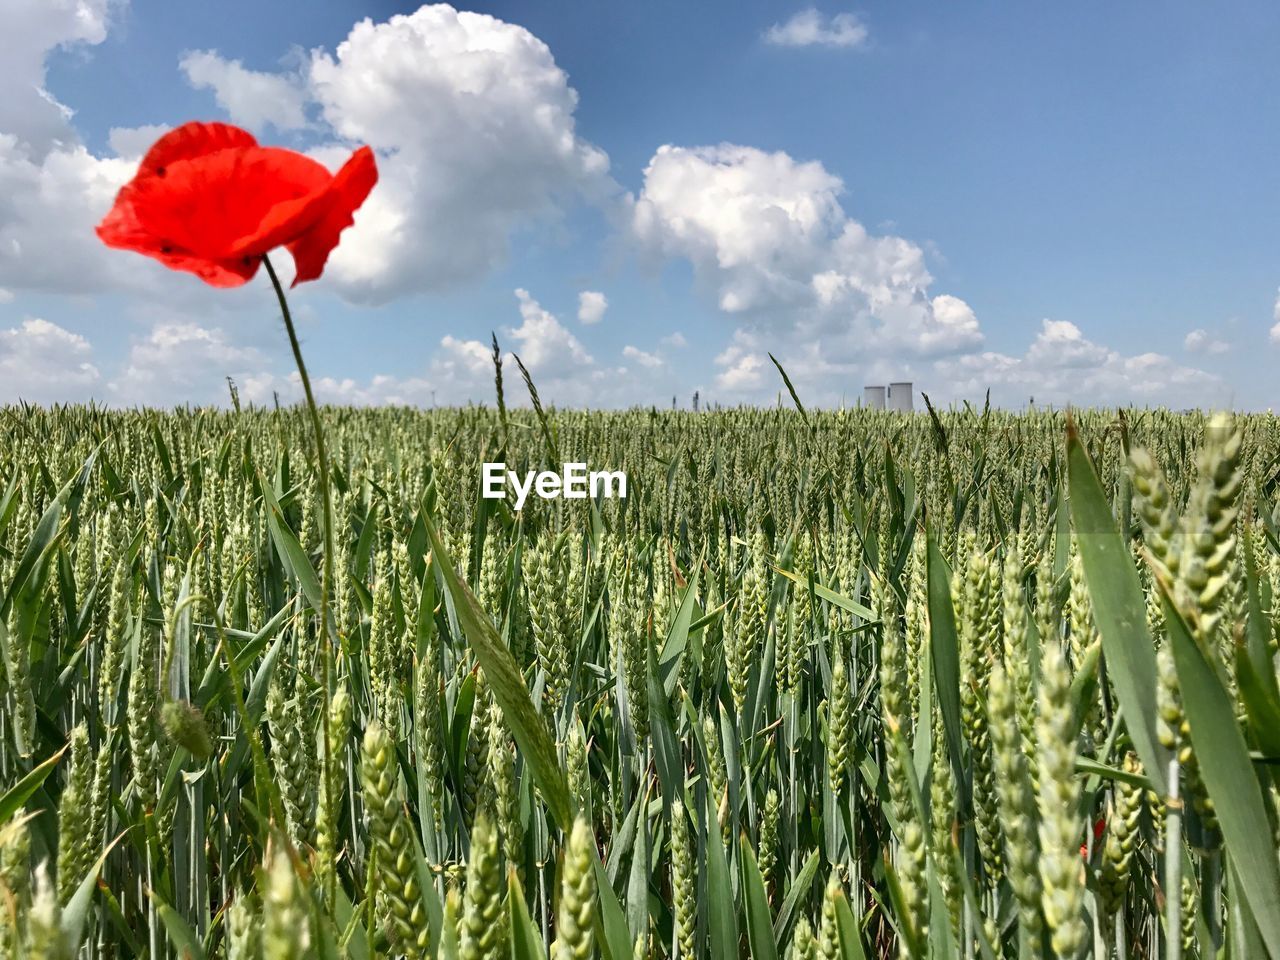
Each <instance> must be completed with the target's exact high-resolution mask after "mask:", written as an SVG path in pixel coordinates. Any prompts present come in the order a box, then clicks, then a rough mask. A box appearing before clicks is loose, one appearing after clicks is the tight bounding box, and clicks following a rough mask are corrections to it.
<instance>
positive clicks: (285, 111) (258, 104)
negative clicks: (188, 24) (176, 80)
mask: <svg viewBox="0 0 1280 960" xmlns="http://www.w3.org/2000/svg"><path fill="white" fill-rule="evenodd" d="M179 66H181V68H182V72H183V73H184V74H186V77H187V82H188V83H190V84H191V86H193V87H195V88H196V89H197V90H211V91H213V96H214V99H215V100H217V102H218V106H220V107H221V108H222V109H223V110H225V111H226V112H227V115H228V116H229V117H230V118H231V119H232V120H234V121H235V122H236V123H238V124H240V125H242V126H245V127H248V128H249V129H250V130H253V131H255V132H261V131H263V130H265V129H266V128H267V127H274V128H275V129H277V130H297V129H300V128H302V127H305V126H306V125H307V115H306V95H305V92H304V90H303V88H302V86H301V84H300V83H299V82H298V80H297V78H295V77H289V76H285V75H283V74H279V73H267V72H264V71H260V70H249V69H247V68H246V67H245V66H244V64H243V63H241V62H240V61H239V60H227V59H224V58H223V57H221V56H220V55H219V54H218V53H217V52H216V51H213V50H189V51H187V52H186V53H184V54H183V55H182V59H181V60H180V61H179Z"/></svg>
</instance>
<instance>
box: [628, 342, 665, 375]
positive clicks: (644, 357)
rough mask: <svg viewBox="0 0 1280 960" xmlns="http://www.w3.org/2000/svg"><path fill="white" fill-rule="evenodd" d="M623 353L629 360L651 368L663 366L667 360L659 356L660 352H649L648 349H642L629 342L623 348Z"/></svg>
mask: <svg viewBox="0 0 1280 960" xmlns="http://www.w3.org/2000/svg"><path fill="white" fill-rule="evenodd" d="M622 355H623V356H624V357H626V358H627V359H628V360H632V361H634V362H636V363H638V364H640V366H642V367H647V368H649V369H650V370H653V369H655V368H657V367H660V366H662V364H663V363H664V362H665V361H664V360H663V359H662V357H660V356H658V354H656V353H649V352H648V351H645V350H641V349H640V348H639V347H633V346H632V345H631V344H627V345H626V346H625V347H623V348H622Z"/></svg>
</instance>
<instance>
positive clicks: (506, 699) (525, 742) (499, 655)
mask: <svg viewBox="0 0 1280 960" xmlns="http://www.w3.org/2000/svg"><path fill="white" fill-rule="evenodd" d="M422 520H423V522H424V523H425V524H426V528H427V535H428V536H429V537H430V538H431V554H432V556H434V557H436V558H437V559H438V561H439V562H438V563H437V564H436V566H437V568H438V569H439V570H440V575H441V577H442V578H443V579H444V583H445V586H446V587H447V588H448V591H449V596H450V597H452V599H453V607H454V611H455V613H456V614H457V617H458V623H459V625H460V626H461V627H462V632H463V633H465V634H466V637H467V642H468V643H469V644H470V645H471V649H472V651H474V652H475V655H476V660H478V661H479V663H480V667H481V669H483V670H484V674H485V679H486V680H488V681H489V689H490V691H491V692H492V693H493V698H494V699H495V700H497V701H498V706H499V707H500V708H501V709H502V715H503V718H504V719H505V720H506V721H507V724H508V726H509V727H510V729H511V735H512V736H513V737H514V738H515V741H516V744H517V745H518V746H519V747H520V751H521V753H522V754H523V756H524V760H525V762H526V763H528V764H529V768H530V770H531V771H532V772H533V777H534V780H535V781H536V782H537V784H538V789H540V790H541V791H542V797H543V799H544V800H545V801H546V803H547V808H548V809H549V810H550V811H551V815H552V816H553V817H555V819H556V823H558V824H559V825H560V827H561V829H563V830H568V829H569V828H570V827H571V826H572V825H573V817H574V811H575V808H574V803H573V799H572V797H570V796H569V787H568V785H567V784H566V782H565V778H564V771H563V770H562V769H561V768H560V761H559V759H558V758H557V756H556V750H555V744H554V743H553V742H552V740H551V734H549V733H548V732H547V727H546V724H545V723H543V721H542V717H541V716H540V715H539V714H538V711H537V708H535V707H534V705H533V699H532V698H531V697H530V696H529V688H528V687H527V686H525V682H524V677H523V676H522V675H521V673H520V668H519V667H518V666H516V661H515V659H514V658H513V657H512V656H511V651H510V650H508V649H507V645H506V644H505V643H503V642H502V638H501V637H500V636H498V631H497V630H496V629H495V628H494V626H493V621H491V620H490V619H489V617H488V615H487V614H486V613H485V612H484V610H483V609H482V608H481V606H480V602H479V601H478V600H476V598H475V596H474V595H472V593H471V591H470V590H469V589H468V588H467V585H466V584H465V583H463V582H462V581H461V580H460V579H459V578H458V574H457V572H456V571H455V570H454V569H453V564H452V562H451V561H450V560H449V559H448V557H447V555H446V553H445V549H444V544H443V543H442V542H441V541H440V534H439V533H437V532H436V528H435V524H433V523H432V522H431V518H430V517H428V516H427V515H426V513H425V512H424V513H423V514H422Z"/></svg>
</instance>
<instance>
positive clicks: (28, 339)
mask: <svg viewBox="0 0 1280 960" xmlns="http://www.w3.org/2000/svg"><path fill="white" fill-rule="evenodd" d="M92 357H93V348H92V347H91V346H90V345H89V341H88V340H86V339H85V338H84V337H82V336H80V335H79V334H77V333H72V332H71V331H69V330H65V329H63V328H62V327H60V326H58V325H57V324H55V323H50V322H49V321H48V320H41V319H39V318H36V317H29V318H27V319H26V320H23V321H22V324H21V325H20V326H17V327H12V328H10V329H8V330H0V402H5V403H7V402H12V401H15V400H26V401H29V402H31V403H54V402H58V403H66V402H68V401H73V400H84V399H87V398H88V397H89V396H90V394H91V392H92V390H93V388H94V386H96V385H97V383H98V381H99V378H100V376H101V375H100V374H99V372H98V368H97V367H96V366H94V364H93V362H92Z"/></svg>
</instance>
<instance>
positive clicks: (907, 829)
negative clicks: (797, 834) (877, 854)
mask: <svg viewBox="0 0 1280 960" xmlns="http://www.w3.org/2000/svg"><path fill="white" fill-rule="evenodd" d="M900 630H901V628H900V627H899V625H898V621H897V618H896V617H889V618H887V619H886V620H885V625H884V639H883V640H882V641H881V645H880V706H881V710H882V712H883V719H884V725H885V729H886V730H887V731H890V733H891V736H890V737H888V738H886V739H885V741H884V742H885V760H884V762H885V773H886V777H887V780H888V784H889V801H890V803H891V804H892V807H893V816H894V819H895V820H896V821H897V824H898V831H897V832H898V848H897V856H896V864H895V865H896V868H897V875H898V882H899V884H900V886H901V889H902V899H903V902H904V904H905V905H906V908H907V911H908V913H909V914H910V921H911V924H912V926H913V927H915V928H916V929H923V928H924V927H926V926H927V924H928V899H929V886H928V876H927V873H926V860H927V850H926V842H925V840H926V838H925V830H924V824H922V823H921V822H920V816H919V815H918V813H917V812H916V805H915V802H914V801H913V799H912V797H911V792H910V788H909V781H908V777H909V772H908V771H907V770H906V769H905V767H904V757H903V751H902V750H899V749H895V741H894V738H895V737H896V738H903V740H904V741H905V737H906V723H907V716H906V710H907V706H906V704H907V699H908V696H907V670H906V663H905V660H906V651H905V649H904V647H903V643H902V637H901V635H900ZM904 949H905V946H904Z"/></svg>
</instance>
